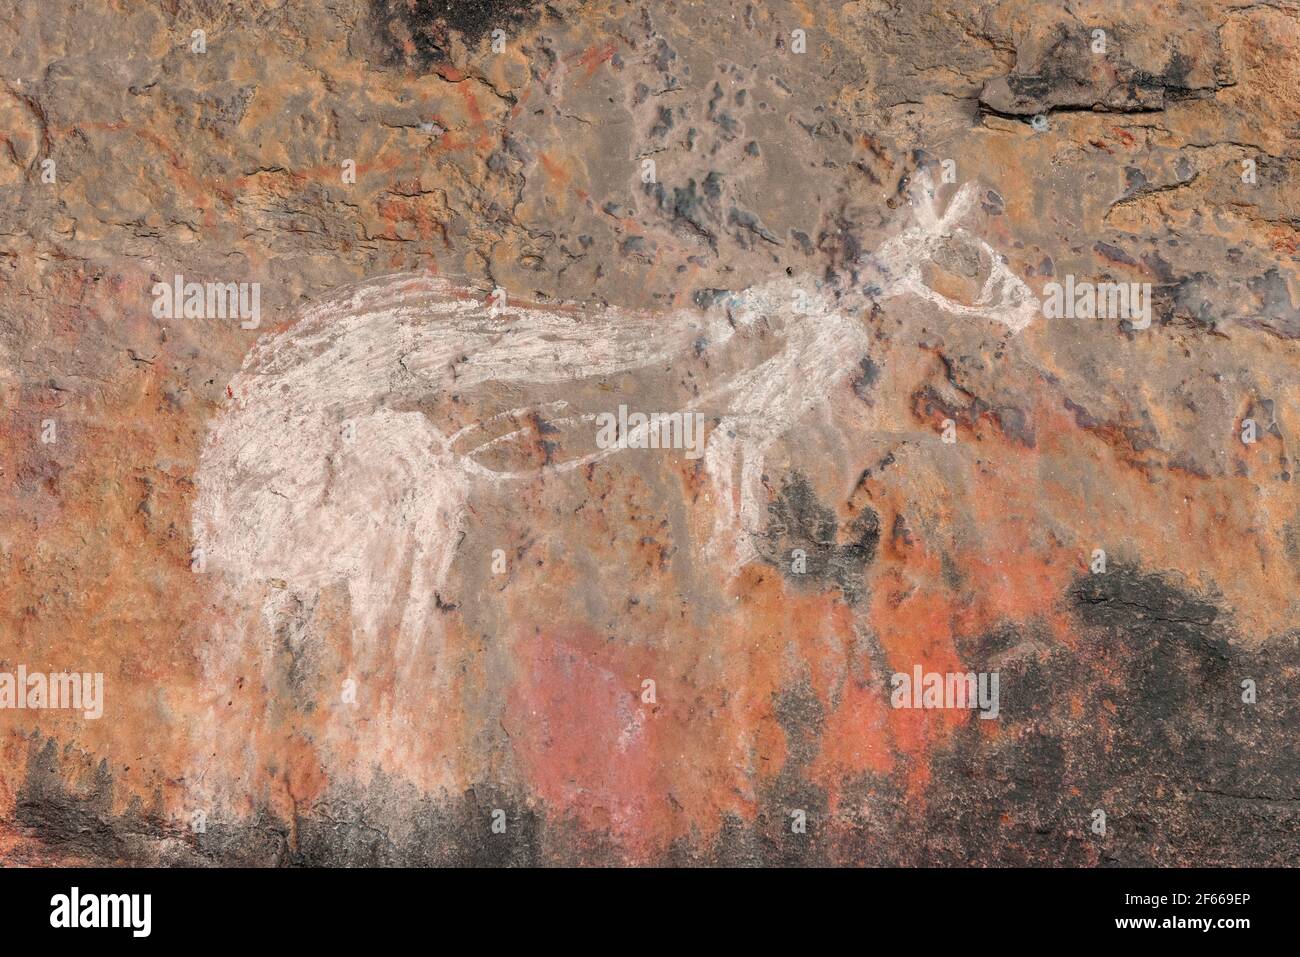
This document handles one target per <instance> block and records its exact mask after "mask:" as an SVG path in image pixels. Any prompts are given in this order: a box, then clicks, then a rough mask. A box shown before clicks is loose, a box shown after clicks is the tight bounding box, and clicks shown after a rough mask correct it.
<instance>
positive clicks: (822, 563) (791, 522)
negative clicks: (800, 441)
mask: <svg viewBox="0 0 1300 957" xmlns="http://www.w3.org/2000/svg"><path fill="white" fill-rule="evenodd" d="M842 539H843V544H841V540H842ZM879 542H880V517H879V516H878V515H877V514H876V513H875V511H874V510H872V509H871V508H865V509H863V511H862V512H861V513H860V514H859V515H857V517H855V518H854V519H853V521H852V522H850V523H849V524H848V525H847V527H845V528H843V529H841V528H840V525H839V522H838V521H837V520H836V518H835V513H834V512H833V511H832V510H831V509H830V508H828V507H827V506H825V505H823V504H822V503H821V502H820V501H819V500H818V498H817V495H816V493H815V492H814V491H813V489H812V486H811V485H810V484H809V482H808V480H807V479H806V478H805V477H804V476H803V475H802V474H801V473H799V472H795V473H794V474H793V475H792V476H790V477H789V478H788V479H786V480H785V482H784V483H783V484H782V488H781V494H780V495H779V496H777V498H776V500H775V501H773V502H772V503H771V504H770V505H769V506H768V523H767V529H766V532H765V534H764V537H763V540H762V542H761V543H760V546H759V552H760V554H761V555H762V557H763V559H764V561H767V562H768V563H770V564H771V565H773V566H775V567H776V568H778V569H779V570H780V571H781V574H782V575H783V576H785V579H786V581H787V582H790V583H791V584H794V585H797V586H799V587H802V588H808V587H812V588H817V589H821V588H825V587H827V586H834V587H838V588H839V589H840V591H841V592H842V593H843V594H844V597H845V599H846V600H847V601H849V602H856V601H857V600H858V599H859V598H860V597H861V592H862V577H863V572H864V571H865V569H866V567H867V566H868V565H870V564H871V562H872V561H873V560H874V559H875V557H876V546H877V545H878V544H879ZM795 549H799V550H801V551H803V552H804V554H805V556H806V565H807V569H806V571H805V572H803V573H802V574H800V573H796V572H794V571H793V568H792V558H791V553H792V552H793V551H794V550H795Z"/></svg>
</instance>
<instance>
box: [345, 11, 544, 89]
mask: <svg viewBox="0 0 1300 957" xmlns="http://www.w3.org/2000/svg"><path fill="white" fill-rule="evenodd" d="M543 11H550V7H549V6H548V5H547V4H538V3H535V2H533V0H370V21H369V22H370V31H371V33H372V35H373V36H374V38H375V40H376V41H378V43H379V45H380V46H381V48H382V49H383V50H384V51H385V52H386V54H387V56H386V58H385V62H386V64H387V65H389V66H393V65H397V64H406V65H408V66H411V67H413V68H415V69H418V70H420V71H421V72H425V71H428V70H429V69H430V68H431V67H432V66H433V65H434V64H436V63H440V62H446V61H447V59H448V54H449V52H450V44H451V36H450V33H451V31H455V32H456V33H459V34H460V35H461V37H462V38H463V39H464V42H465V43H466V45H469V46H472V45H474V44H475V43H477V42H478V41H479V40H481V39H482V38H483V37H485V36H487V35H489V34H490V33H491V32H492V31H493V30H497V29H500V30H505V31H507V33H509V31H510V30H511V29H512V28H516V27H519V26H521V25H523V24H525V23H531V22H533V21H535V20H537V19H538V18H539V17H540V15H541V13H542V12H543Z"/></svg>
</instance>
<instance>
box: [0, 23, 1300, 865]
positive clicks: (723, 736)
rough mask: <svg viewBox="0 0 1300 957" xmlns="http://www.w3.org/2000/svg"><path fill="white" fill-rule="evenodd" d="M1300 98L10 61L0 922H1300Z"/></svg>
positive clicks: (432, 53)
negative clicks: (868, 913) (123, 895)
mask: <svg viewBox="0 0 1300 957" xmlns="http://www.w3.org/2000/svg"><path fill="white" fill-rule="evenodd" d="M1298 50H1300V10H1297V8H1296V7H1295V5H1294V4H1292V3H1289V2H1284V0H1279V2H1275V3H1274V2H1253V3H1250V2H1244V0H1243V2H1208V0H1207V2H1202V0H1176V2H1171V3H1167V4H1162V5H1159V7H1158V9H1157V8H1156V7H1154V6H1151V5H1142V4H1129V5H1116V4H1113V3H1103V2H1099V0H1098V2H1089V0H1085V2H1081V3H1073V4H1070V5H1069V8H1068V9H1066V8H1065V7H1064V6H1061V7H1059V8H1058V7H1057V6H1056V5H1044V4H1041V3H1037V2H1030V0H1011V2H1003V3H998V4H987V3H977V2H970V0H958V2H953V3H944V4H934V3H930V2H921V0H894V2H883V0H880V2H877V0H857V2H846V3H819V2H813V0H794V2H784V0H782V2H773V3H764V4H758V3H750V2H728V0H719V2H711V3H683V2H676V3H625V2H607V3H579V2H572V0H557V2H554V3H549V4H540V5H537V4H532V3H528V2H525V0H502V2H491V0H483V2H452V3H445V2H440V3H434V2H426V0H330V2H328V3H321V4H294V3H286V2H282V0H240V2H238V3H215V2H207V0H193V2H189V0H171V2H164V3H161V4H145V3H133V2H127V3H119V4H109V5H95V4H91V5H85V4H73V3H70V2H66V0H40V2H37V0H16V2H15V3H12V4H10V5H8V6H7V7H6V9H5V10H4V11H3V12H0V77H2V78H3V86H2V87H0V139H2V140H3V142H2V143H0V146H2V148H0V195H3V197H4V203H3V205H2V206H0V301H2V302H3V304H4V309H3V311H2V312H0V397H2V399H3V416H2V417H0V424H2V425H0V427H2V428H3V443H0V514H3V518H4V521H3V522H2V523H0V561H2V562H3V575H2V576H0V745H2V747H3V752H2V753H3V758H2V759H0V862H3V863H6V864H24V863H31V864H41V863H184V864H214V865H232V864H308V865H314V864H424V863H444V864H445V863H451V864H574V863H577V864H607V863H617V864H665V863H679V864H716V863H723V864H782V863H820V864H837V865H839V864H943V863H957V864H1111V863H1121V864H1134V865H1145V864H1203V865H1212V864H1234V865H1240V864H1296V863H1300V837H1298V836H1297V835H1298V834H1300V804H1298V803H1297V797H1298V796H1300V795H1298V793H1297V787H1300V784H1298V783H1297V782H1298V781H1300V755H1297V750H1296V742H1297V728H1298V727H1300V702H1298V699H1297V696H1296V693H1295V689H1296V682H1297V680H1298V679H1300V630H1298V629H1297V621H1298V620H1300V618H1298V614H1300V587H1298V586H1300V495H1297V493H1296V484H1297V477H1296V475H1295V462H1294V460H1295V456H1296V450H1295V443H1294V440H1293V439H1292V438H1291V436H1293V435H1294V434H1296V432H1297V430H1300V412H1298V411H1297V409H1298V408H1300V305H1297V303H1298V302H1300V288H1298V286H1297V241H1298V239H1300V233H1298V231H1297V230H1298V229H1300V198H1298V197H1300V188H1298V187H1300V66H1298V65H1297V63H1298V62H1300V61H1298V60H1297V51H1298ZM651 413H659V414H661V417H659V418H652V419H651V418H647V419H644V420H642V419H638V418H637V415H638V414H647V415H648V414H651ZM20 669H21V670H20ZM72 673H76V675H77V676H78V687H77V688H76V689H75V690H77V692H78V693H79V698H80V700H79V701H78V702H76V705H77V706H76V707H72V706H70V705H71V702H70V699H69V694H70V693H71V684H70V682H69V680H67V679H64V680H62V681H60V679H59V678H58V677H57V676H58V675H62V674H72ZM932 674H933V675H938V676H939V678H938V679H937V680H938V681H939V682H940V685H941V687H939V688H938V690H937V691H935V689H934V687H933V685H932V683H930V682H929V680H928V679H927V677H926V676H927V675H932ZM49 675H55V676H56V677H55V678H54V679H48V678H47V676H49ZM965 675H970V676H971V680H970V683H969V690H972V691H974V692H975V700H973V701H958V700H955V698H954V695H955V693H956V692H959V691H961V692H964V691H965V690H968V686H967V683H966V682H965V680H964V679H961V680H950V679H949V678H948V676H965ZM95 676H101V678H102V685H98V684H97V679H96V678H95ZM918 678H919V681H918V680H917V679H918ZM994 682H996V683H994ZM913 683H916V684H917V687H916V688H914V689H913V688H912V687H911V685H912V684H913ZM97 687H98V688H100V690H101V692H102V693H100V694H98V695H97V694H95V692H94V690H93V689H95V688H97ZM56 689H57V690H56ZM37 690H40V694H39V695H36V691H37ZM927 692H933V693H934V695H933V697H931V696H929V695H928V693H927ZM935 705H942V706H935ZM96 711H100V712H101V713H100V714H98V715H96V714H95V712H96Z"/></svg>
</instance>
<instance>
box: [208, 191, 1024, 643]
mask: <svg viewBox="0 0 1300 957" xmlns="http://www.w3.org/2000/svg"><path fill="white" fill-rule="evenodd" d="M975 195H976V192H975V186H974V184H967V185H965V186H963V187H962V188H961V189H959V190H958V191H957V193H956V195H955V197H954V199H953V200H952V202H951V203H950V204H949V205H948V207H947V210H946V211H945V212H944V213H943V214H942V215H941V214H940V213H939V212H938V208H937V207H938V200H937V196H936V190H935V188H934V186H933V185H932V183H931V182H930V181H929V180H928V179H927V178H926V177H925V176H924V175H919V176H917V177H916V178H915V179H914V183H913V189H912V191H911V200H912V207H913V209H914V210H915V223H914V224H913V225H910V226H908V227H907V228H906V229H904V230H903V231H902V232H900V233H898V234H897V235H895V236H894V237H893V238H891V239H889V240H888V241H886V242H885V243H884V244H882V245H881V247H880V248H879V250H878V251H877V253H876V254H875V256H873V257H871V265H872V266H873V267H874V268H875V269H876V271H877V272H878V276H879V283H878V288H879V289H880V290H881V294H880V295H879V296H877V298H878V299H889V298H893V297H896V296H903V295H907V294H911V295H915V296H919V297H920V298H922V299H924V300H926V301H928V302H930V303H933V304H934V305H937V306H939V307H940V308H941V309H943V310H945V311H946V312H948V313H950V314H952V315H955V316H959V317H962V318H965V319H974V318H982V319H988V320H992V321H996V322H999V323H1002V324H1004V325H1005V326H1006V327H1007V328H1008V329H1009V330H1010V331H1011V332H1012V333H1014V332H1017V331H1019V330H1021V329H1023V328H1024V327H1025V326H1026V325H1027V324H1028V322H1029V321H1030V319H1031V317H1032V315H1033V313H1034V312H1035V311H1037V309H1038V303H1037V301H1036V300H1035V299H1034V298H1033V296H1032V295H1031V294H1030V291H1029V289H1028V287H1027V286H1025V284H1024V283H1023V282H1022V281H1021V280H1020V279H1019V278H1017V277H1016V276H1015V275H1014V274H1013V273H1012V272H1011V271H1010V269H1009V268H1008V267H1007V266H1006V264H1005V261H1004V260H1003V258H1002V257H1001V256H1000V255H999V254H998V253H997V252H996V251H995V250H992V249H991V248H990V247H989V246H988V245H987V244H986V243H984V242H983V241H982V240H980V239H978V238H977V237H974V236H972V235H970V234H969V233H967V232H966V231H965V230H964V229H962V228H961V227H960V226H959V225H958V223H959V221H960V220H961V219H962V217H963V216H964V215H965V214H967V213H968V212H969V211H970V209H971V206H972V204H973V202H974V197H975ZM954 238H956V239H958V240H961V241H967V242H971V243H974V244H976V245H977V247H978V248H979V249H981V250H982V251H984V252H985V253H986V254H987V256H988V258H989V259H990V261H991V263H992V267H991V271H990V274H989V277H988V280H987V282H986V283H985V284H984V289H983V292H982V293H981V295H980V297H979V299H978V301H977V302H976V303H975V304H974V305H967V304H963V303H959V302H956V301H953V300H951V299H949V298H947V297H944V296H942V295H940V294H939V293H937V292H935V291H934V290H933V289H931V288H929V287H927V286H926V285H924V283H923V281H922V272H921V265H922V264H923V263H924V261H925V260H926V259H928V258H929V257H931V256H932V255H933V254H934V252H935V250H936V248H937V246H938V244H939V243H941V242H944V241H951V240H952V239H954ZM848 298H849V297H843V298H842V299H838V300H837V299H836V298H834V297H833V296H831V295H830V294H828V293H827V292H826V291H824V290H818V289H817V284H815V283H813V282H811V281H806V282H804V283H800V282H799V281H798V280H792V279H785V278H782V279H781V280H778V281H774V282H771V283H768V284H765V285H762V286H759V287H755V288H751V289H749V290H747V291H745V292H744V293H740V294H735V295H732V296H730V297H729V298H728V299H727V300H726V301H725V302H724V303H722V304H721V305H720V306H716V307H714V308H711V309H709V310H703V311H702V310H698V309H684V310H679V311H675V312H671V313H668V314H661V315H653V316H652V315H646V314H641V313H635V312H629V311H625V310H621V309H616V308H608V309H603V310H600V311H598V312H596V313H594V314H588V315H581V314H579V313H577V312H576V311H573V310H569V309H565V308H563V307H556V308H533V307H523V306H519V305H513V304H509V303H507V305H506V306H505V308H504V309H502V308H499V305H493V304H492V303H491V302H490V301H489V300H488V297H486V296H485V294H484V293H482V292H469V291H466V290H464V289H462V288H459V287H457V286H456V285H454V284H453V283H451V282H448V281H447V280H444V279H437V278H431V277H428V276H419V275H412V274H405V275H395V276H386V277H381V278H377V279H373V280H368V281H365V282H362V283H359V284H357V285H355V286H352V287H348V288H347V289H345V290H341V291H339V292H337V293H336V294H335V295H333V296H331V297H330V298H329V299H328V300H327V301H325V302H322V303H320V304H318V305H316V306H314V307H312V308H310V309H308V310H307V311H306V312H305V314H304V315H303V316H302V318H301V319H300V321H299V322H298V323H297V324H296V325H294V326H293V327H292V328H290V329H288V330H287V331H284V332H281V333H278V334H274V335H267V336H264V337H263V338H262V339H261V340H260V341H259V342H258V343H257V344H256V346H255V347H254V348H253V350H252V351H251V353H250V354H249V355H248V357H247V358H246V361H245V363H244V366H243V369H242V370H241V371H240V372H239V374H238V375H237V376H236V377H235V379H234V380H233V381H232V383H231V386H230V387H231V393H232V395H233V399H232V400H231V401H230V403H229V405H228V406H227V407H226V408H225V409H224V410H223V411H222V412H221V414H220V415H218V416H217V418H216V420H215V421H214V422H213V424H212V426H211V430H210V432H209V434H208V436H207V440H206V444H205V447H204V450H203V453H202V456H201V460H200V467H199V472H198V477H197V485H198V495H197V499H196V502H195V505H194V512H193V533H194V537H195V541H196V544H197V545H198V547H200V548H202V549H203V551H204V554H205V556H206V561H207V563H208V565H209V567H210V568H211V569H212V570H213V571H214V572H216V573H218V574H219V575H220V576H221V578H222V580H223V581H224V582H225V583H226V585H227V586H229V587H231V588H233V589H235V590H236V592H237V593H239V594H241V595H244V596H248V595H250V594H253V593H254V592H253V590H255V589H256V588H258V587H261V586H264V585H265V583H266V582H269V581H275V582H277V583H282V587H284V588H288V589H289V590H291V591H292V592H293V593H296V594H299V595H308V596H310V595H312V594H319V592H320V590H321V589H323V588H325V587H327V586H330V585H342V586H344V587H346V589H347V591H348V595H349V599H350V602H351V608H352V620H353V624H354V629H355V639H354V640H355V641H358V642H360V643H361V644H362V646H363V648H364V647H371V648H372V650H373V646H374V644H375V643H376V642H379V641H380V640H381V632H382V631H383V623H384V621H385V620H388V621H392V620H394V619H396V620H399V621H400V626H399V649H398V654H399V657H400V655H401V654H402V653H403V651H404V652H405V653H408V654H409V652H410V650H411V649H412V648H413V647H414V646H415V645H416V644H418V643H419V642H420V641H422V640H424V638H425V636H426V634H427V633H428V631H429V628H430V616H431V613H432V612H433V610H434V608H435V605H436V603H437V602H438V601H440V600H443V596H445V595H446V591H445V590H446V588H447V583H448V576H449V573H450V570H451V567H452V563H453V561H454V560H455V557H456V549H457V543H458V541H459V540H460V539H461V537H462V533H463V531H464V529H465V527H466V522H467V515H468V509H467V504H468V503H469V501H470V498H471V496H472V495H473V494H474V491H475V489H476V488H478V487H485V486H498V485H501V484H503V483H510V482H516V481H520V480H524V479H535V478H537V477H538V475H539V474H544V473H546V472H554V473H560V472H564V471H568V470H572V469H575V468H579V467H581V466H585V465H589V464H590V463H592V462H594V461H598V460H601V459H604V458H607V457H608V456H610V455H613V454H616V452H617V450H615V449H597V450H594V451H591V452H589V453H587V454H584V455H581V456H578V457H574V458H570V459H568V460H566V461H559V462H548V463H546V464H544V465H540V466H537V467H535V468H528V469H524V470H518V469H509V468H499V467H494V466H493V464H492V461H491V460H492V456H491V454H490V453H491V452H492V451H493V450H494V449H498V448H499V447H500V446H501V445H502V444H503V443H508V442H510V441H512V440H513V439H515V438H517V437H518V433H519V431H520V429H519V428H518V427H517V426H518V423H519V422H520V421H521V420H522V419H523V418H524V417H525V416H527V415H528V414H530V413H544V414H545V415H546V416H547V419H548V421H549V422H553V423H555V424H557V425H558V424H565V425H567V426H569V427H586V428H590V429H591V430H592V431H593V432H594V430H595V425H594V421H593V418H594V416H593V414H592V413H591V412H589V411H588V412H581V411H576V410H573V409H570V408H568V407H567V403H566V402H565V401H564V400H558V401H557V400H552V401H543V400H540V399H539V400H537V401H535V402H529V401H528V400H529V399H530V396H529V390H530V389H533V390H538V389H543V388H552V387H555V386H557V385H560V386H562V385H564V384H566V383H574V382H578V381H582V380H589V379H593V378H599V377H607V376H614V375H619V374H623V373H630V372H635V371H636V370H646V369H651V368H656V367H658V368H662V367H664V366H665V365H666V364H669V363H671V362H672V361H673V360H674V358H675V357H680V356H682V355H685V354H687V353H688V352H689V351H690V350H692V349H693V348H696V347H697V346H698V344H699V343H701V342H706V343H708V348H710V349H728V348H729V349H733V350H739V351H740V354H741V355H742V356H752V357H753V358H752V361H746V360H742V362H741V363H740V365H739V368H738V371H737V368H736V367H735V366H732V367H730V371H728V372H726V373H719V374H718V377H717V379H716V381H711V382H706V383H705V387H704V388H703V389H702V390H701V391H700V392H699V393H698V394H697V395H696V396H695V398H693V399H692V400H691V401H690V402H689V403H688V404H687V405H686V407H685V409H684V410H683V411H688V412H690V411H696V410H699V411H702V412H705V413H706V414H708V416H709V427H708V431H707V438H706V445H705V450H704V456H703V459H704V469H705V472H706V475H707V480H708V485H709V488H710V490H711V496H710V497H711V503H712V507H713V509H714V511H715V519H714V525H713V533H712V536H711V538H710V540H709V541H708V542H707V543H701V546H702V547H703V548H705V549H707V551H708V553H709V555H710V557H711V558H712V559H714V560H716V561H718V562H720V563H721V564H722V567H724V568H730V569H731V570H732V571H735V570H738V569H739V568H740V567H741V566H743V565H744V564H745V563H746V562H748V561H750V560H751V559H752V558H753V557H754V555H755V549H754V545H753V544H752V540H753V537H754V536H755V534H756V533H758V532H759V531H761V528H762V523H763V515H764V512H765V507H766V506H765V497H764V489H763V486H762V479H761V476H762V470H763V462H764V456H765V454H766V453H767V452H768V449H769V448H770V446H771V445H772V444H773V443H774V442H776V441H777V440H778V439H780V438H781V437H782V436H783V435H785V434H786V433H788V432H789V431H790V429H792V428H793V427H794V426H795V425H796V424H797V423H798V422H799V421H800V420H801V419H802V418H804V417H805V416H809V415H812V414H813V413H814V410H815V409H816V408H817V407H818V406H821V405H822V404H823V403H825V402H826V400H827V399H828V398H829V397H830V396H831V394H832V392H833V390H834V389H835V388H837V387H840V386H842V385H844V384H845V383H846V381H847V380H848V378H849V377H850V375H851V374H852V372H853V370H854V369H855V368H856V366H857V364H858V362H859V360H860V359H861V358H862V357H863V356H865V355H867V354H868V351H869V345H870V343H869V329H868V327H867V325H866V323H865V322H864V320H863V318H862V313H863V309H862V308H861V307H863V306H865V305H866V303H867V300H866V299H858V300H857V304H858V307H859V308H856V309H852V310H851V309H849V308H847V305H848ZM774 342H775V343H776V344H777V346H776V347H775V349H773V347H772V343H774ZM760 346H762V348H759V347H760ZM476 388H477V389H487V390H499V391H501V392H502V393H503V394H508V395H511V396H514V395H516V394H518V395H520V396H522V397H524V400H525V401H524V403H523V404H522V405H520V406H519V407H517V408H512V409H510V410H508V411H505V412H502V413H500V414H499V415H495V416H492V417H490V418H487V419H483V420H481V421H475V422H472V423H470V424H468V425H462V426H460V427H453V426H449V425H448V424H446V423H441V422H435V421H433V419H432V418H431V417H430V416H429V415H428V414H426V412H425V411H423V410H421V409H420V408H417V407H416V406H417V404H418V403H419V401H420V400H421V398H422V397H424V396H427V395H430V394H434V393H445V392H447V391H448V390H458V391H470V390H474V389H476ZM503 430H504V431H503ZM268 609H269V605H268ZM394 609H397V610H396V612H395V611H394ZM267 614H268V616H269V615H270V614H271V612H270V611H269V610H268V611H267ZM231 653H232V654H238V653H239V652H238V650H237V649H231Z"/></svg>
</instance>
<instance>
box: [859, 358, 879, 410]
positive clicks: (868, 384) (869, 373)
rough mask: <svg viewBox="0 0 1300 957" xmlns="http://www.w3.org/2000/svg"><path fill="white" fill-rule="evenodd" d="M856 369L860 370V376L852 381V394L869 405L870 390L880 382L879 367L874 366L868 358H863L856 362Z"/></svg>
mask: <svg viewBox="0 0 1300 957" xmlns="http://www.w3.org/2000/svg"><path fill="white" fill-rule="evenodd" d="M858 367H859V368H860V369H861V370H862V374H861V375H858V376H855V377H854V379H853V394H854V395H856V396H857V397H858V398H859V399H861V400H862V401H863V402H866V403H870V402H871V390H872V389H874V388H875V387H876V383H877V382H879V381H880V371H881V370H880V366H878V365H876V363H875V362H873V361H872V359H871V357H870V356H863V357H862V358H861V359H860V360H858Z"/></svg>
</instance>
